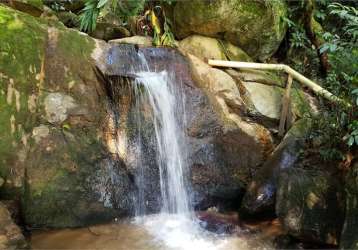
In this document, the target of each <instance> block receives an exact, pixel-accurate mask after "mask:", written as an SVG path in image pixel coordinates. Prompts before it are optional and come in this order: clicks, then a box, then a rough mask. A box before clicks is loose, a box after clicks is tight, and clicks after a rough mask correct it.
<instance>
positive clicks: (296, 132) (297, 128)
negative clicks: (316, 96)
mask: <svg viewBox="0 0 358 250" xmlns="http://www.w3.org/2000/svg"><path fill="white" fill-rule="evenodd" d="M309 128H310V122H309V120H308V119H302V120H299V121H298V122H296V123H295V124H294V125H293V126H292V128H291V129H290V130H289V131H288V132H287V134H286V136H285V137H284V138H283V139H282V141H281V143H280V144H279V145H278V146H277V147H276V148H275V150H274V151H273V152H272V154H271V155H270V156H269V157H268V158H267V160H266V161H265V163H264V164H263V166H262V167H261V168H260V169H259V170H258V172H257V173H256V175H255V177H254V178H253V180H252V182H251V183H250V184H249V185H248V187H247V190H246V193H245V196H244V198H243V201H242V204H241V206H242V209H243V212H245V213H249V214H255V213H259V212H265V211H271V212H272V211H274V206H275V198H276V191H277V187H278V179H279V178H280V174H281V172H282V171H284V170H285V169H290V168H294V167H296V166H297V162H298V160H299V156H300V154H301V150H302V149H303V148H304V145H305V139H306V135H307V133H308V131H309Z"/></svg>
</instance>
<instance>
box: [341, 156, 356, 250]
mask: <svg viewBox="0 0 358 250" xmlns="http://www.w3.org/2000/svg"><path fill="white" fill-rule="evenodd" d="M345 194H346V197H345V199H346V214H345V220H344V225H343V230H342V235H341V241H340V248H341V249H357V248H358V231H357V230H358V221H357V216H358V201H357V199H358V163H357V162H356V163H355V164H354V165H353V166H352V169H351V170H350V172H349V173H348V175H347V177H346V184H345Z"/></svg>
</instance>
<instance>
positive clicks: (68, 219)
mask: <svg viewBox="0 0 358 250" xmlns="http://www.w3.org/2000/svg"><path fill="white" fill-rule="evenodd" d="M71 132H72V135H73V136H75V137H76V141H71V143H67V141H68V140H69V139H70V137H66V136H65V135H64V134H62V132H61V130H60V129H52V130H51V134H50V135H49V139H48V142H47V144H37V145H34V146H33V147H32V152H31V154H32V156H31V157H30V158H29V159H28V170H27V172H28V181H27V184H26V186H25V195H24V198H23V208H24V218H25V222H26V223H27V224H28V225H31V226H47V227H74V226H83V225H86V224H87V223H89V224H90V223H91V222H92V221H86V220H84V219H83V217H85V216H86V215H87V214H89V213H91V211H90V208H89V204H90V203H91V202H93V201H92V199H93V198H91V197H92V196H93V194H92V191H91V190H92V189H91V188H92V187H91V184H90V183H91V182H90V178H91V176H92V177H93V176H94V175H95V173H96V169H98V167H99V163H100V162H101V160H102V159H103V158H104V155H105V149H104V146H103V145H102V144H101V143H100V142H98V141H97V139H96V138H93V137H91V136H90V135H89V134H87V133H85V132H83V131H82V130H80V129H76V130H71ZM90 134H93V133H90ZM51 146H52V147H53V148H52V149H51V152H46V150H45V148H46V147H51ZM69 147H70V149H69ZM108 215H109V217H110V216H112V214H111V212H110V211H109V214H108Z"/></svg>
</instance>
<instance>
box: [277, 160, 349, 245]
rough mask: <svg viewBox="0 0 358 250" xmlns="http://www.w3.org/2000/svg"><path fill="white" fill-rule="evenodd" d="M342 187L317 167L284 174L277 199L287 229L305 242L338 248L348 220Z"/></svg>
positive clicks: (290, 170) (296, 169)
mask: <svg viewBox="0 0 358 250" xmlns="http://www.w3.org/2000/svg"><path fill="white" fill-rule="evenodd" d="M311 167H312V165H311ZM341 187H342V185H341V183H340V182H339V180H338V179H337V178H336V177H335V176H333V175H331V174H330V173H328V172H327V171H326V170H325V169H322V170H319V169H318V168H317V166H315V168H310V169H309V168H297V167H296V168H290V169H285V170H283V171H282V172H281V173H280V176H279V180H278V189H277V195H276V214H277V216H278V218H279V220H280V221H281V223H282V225H283V227H284V228H285V229H286V230H287V231H288V233H289V234H290V235H292V236H294V237H297V238H299V239H301V240H305V241H312V242H316V243H321V244H330V245H338V242H339V238H340V233H341V230H342V224H343V220H344V201H343V195H342V194H343V190H342V188H341Z"/></svg>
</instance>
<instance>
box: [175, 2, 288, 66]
mask: <svg viewBox="0 0 358 250" xmlns="http://www.w3.org/2000/svg"><path fill="white" fill-rule="evenodd" d="M286 16H287V6H286V4H285V2H284V1H282V0H272V1H247V0H217V1H202V0H193V1H189V2H188V1H179V2H178V3H177V4H176V5H175V7H174V21H175V24H174V26H175V34H176V35H177V37H178V38H185V37H187V36H189V35H191V34H200V35H205V36H210V37H215V38H220V39H224V40H227V41H229V42H231V43H232V44H234V45H236V46H239V47H240V48H242V49H243V50H244V51H245V52H246V53H248V54H249V56H251V57H252V58H254V59H260V60H265V59H267V58H268V57H270V56H271V55H272V54H273V53H274V52H275V51H276V50H277V49H278V47H279V45H280V43H281V41H282V39H283V37H284V35H285V33H286V29H287V27H286V24H285V23H284V21H283V17H286Z"/></svg>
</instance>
